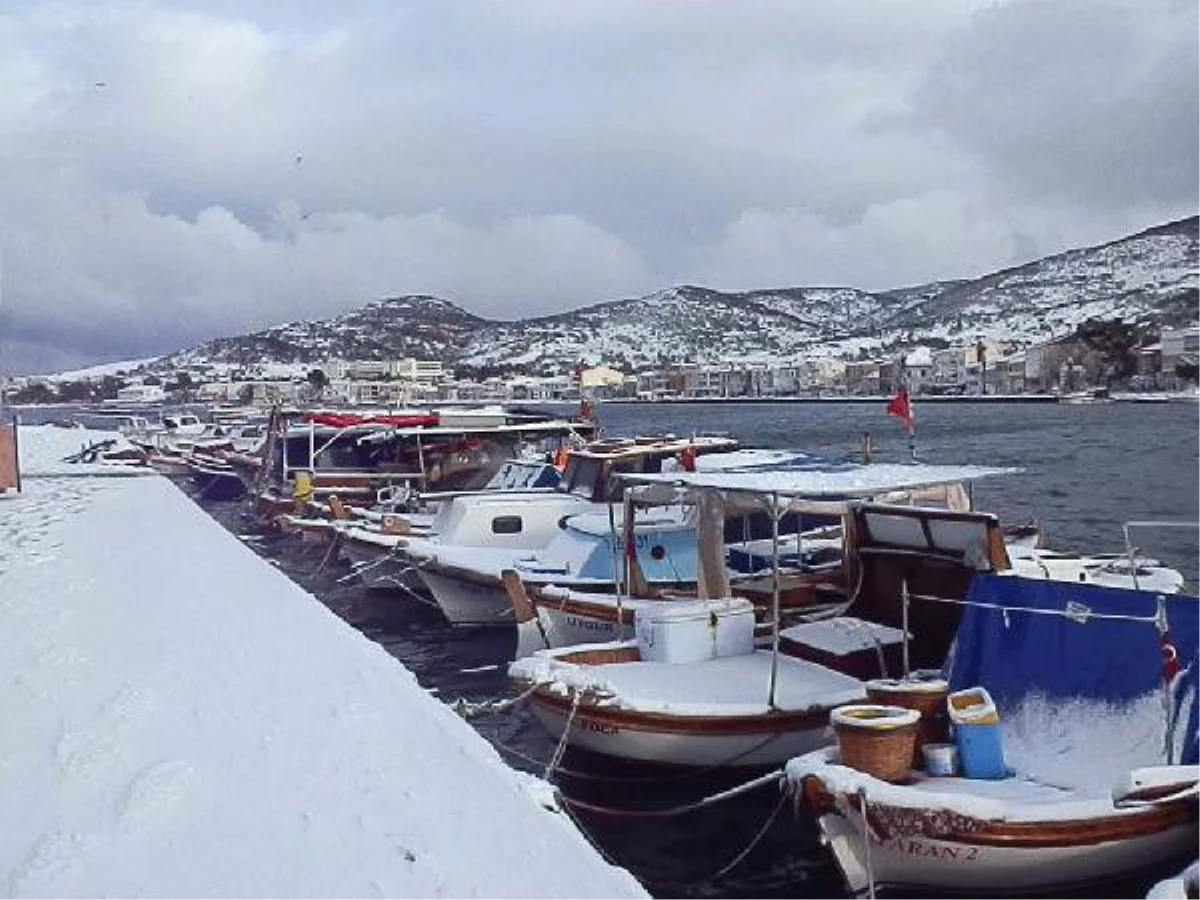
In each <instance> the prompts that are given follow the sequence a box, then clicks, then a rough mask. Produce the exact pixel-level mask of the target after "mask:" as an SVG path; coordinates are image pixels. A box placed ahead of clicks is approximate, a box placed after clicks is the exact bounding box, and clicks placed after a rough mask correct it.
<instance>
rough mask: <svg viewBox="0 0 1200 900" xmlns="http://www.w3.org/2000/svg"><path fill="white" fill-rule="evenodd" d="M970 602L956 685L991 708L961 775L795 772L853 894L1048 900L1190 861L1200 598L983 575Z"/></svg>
mask: <svg viewBox="0 0 1200 900" xmlns="http://www.w3.org/2000/svg"><path fill="white" fill-rule="evenodd" d="M922 599H923V600H924V601H925V602H939V601H938V600H937V599H936V598H932V597H929V598H922ZM917 602H921V601H920V600H918V601H917ZM965 602H966V604H967V608H966V612H965V614H964V617H963V621H962V625H961V627H960V629H959V632H958V635H957V638H956V640H955V643H954V654H953V656H952V657H951V659H950V660H949V661H948V664H947V668H948V670H949V672H950V673H951V682H952V685H953V686H955V687H957V688H961V687H962V685H964V684H967V685H979V686H980V687H979V688H971V689H968V692H970V691H982V692H984V693H985V694H986V696H987V697H988V698H989V700H990V698H991V697H992V696H994V697H995V698H996V699H995V701H994V705H993V713H994V715H993V716H992V717H991V719H990V724H987V725H984V726H981V725H980V724H978V720H977V721H975V722H973V721H971V720H970V719H964V720H963V721H962V722H961V723H958V722H956V723H955V724H954V725H953V728H954V730H955V744H956V746H957V748H958V750H959V753H960V755H963V760H964V761H963V764H962V766H961V767H960V769H959V771H958V773H957V774H950V775H944V776H943V775H938V776H934V775H931V774H929V773H927V772H922V771H911V772H910V773H909V775H908V776H907V777H905V778H903V779H902V780H901V781H900V782H899V783H889V782H887V781H884V780H881V779H880V778H879V777H877V776H876V774H874V773H872V772H869V771H864V770H863V767H861V766H859V767H851V766H850V765H848V764H847V763H846V762H845V761H844V759H843V754H842V752H841V748H840V747H839V748H825V749H822V750H819V751H815V752H813V753H810V754H806V755H804V756H801V757H798V758H796V759H794V760H792V761H790V762H789V763H788V765H787V768H786V773H787V776H786V777H787V780H788V784H789V785H790V787H791V789H792V790H793V791H794V792H795V793H796V795H797V796H798V797H802V798H803V800H804V801H805V802H806V803H807V804H808V806H809V807H810V808H811V809H812V811H813V812H814V813H815V814H816V815H817V817H818V821H819V822H820V826H821V829H822V831H823V833H824V835H825V838H826V840H827V842H828V845H829V847H830V849H831V851H832V853H833V856H834V859H835V860H836V862H837V864H838V866H839V868H840V869H841V871H842V873H843V875H844V876H845V878H846V882H847V885H848V887H849V889H850V891H851V892H852V893H853V894H856V895H858V894H862V893H871V892H874V891H875V890H878V889H882V888H885V887H888V888H901V889H904V890H911V891H918V892H920V891H926V892H927V891H931V890H932V891H939V892H940V891H964V892H971V893H999V892H1003V893H1004V894H1006V895H1008V896H1014V895H1017V894H1033V895H1038V896H1045V894H1046V893H1048V892H1058V891H1065V890H1069V889H1071V890H1074V889H1079V888H1084V887H1087V886H1089V885H1096V884H1104V883H1105V882H1106V881H1107V880H1109V879H1115V878H1122V879H1124V878H1132V877H1136V876H1138V875H1140V874H1141V873H1143V872H1148V871H1150V870H1152V869H1157V870H1159V871H1161V870H1162V868H1163V867H1164V866H1170V865H1173V864H1175V863H1178V864H1180V865H1182V864H1183V863H1185V862H1187V861H1188V860H1189V859H1194V858H1195V853H1196V841H1197V834H1198V832H1197V794H1198V789H1200V784H1198V780H1200V767H1198V766H1197V746H1198V742H1200V741H1198V735H1197V707H1196V686H1197V669H1198V668H1200V666H1198V664H1197V653H1196V645H1197V636H1198V635H1197V632H1198V627H1197V626H1198V617H1197V600H1196V598H1194V597H1178V596H1169V595H1162V594H1159V593H1155V592H1150V591H1132V590H1124V589H1110V588H1102V587H1096V586H1093V585H1086V584H1072V583H1068V582H1055V581H1047V580H1044V579H1043V580H1031V579H1024V578H1019V577H1011V576H1009V577H1000V576H995V575H984V576H980V577H979V578H978V579H976V581H975V582H974V583H973V584H972V586H971V590H970V592H969V593H968V595H967V598H966V601H965ZM953 696H955V695H954V694H952V695H951V697H953ZM953 713H954V710H953V709H952V710H951V714H952V715H953ZM980 728H984V729H987V730H984V731H974V732H973V729H980ZM973 735H974V736H973ZM981 737H987V738H988V741H987V742H985V741H983V740H982V739H981ZM985 746H986V747H987V748H988V749H987V751H986V752H987V753H990V754H991V755H992V757H993V760H992V761H993V762H996V763H999V765H997V766H995V767H994V769H993V770H992V771H989V772H980V771H979V770H976V771H975V772H972V771H971V770H970V766H969V765H967V763H968V762H970V761H971V759H972V754H974V759H975V762H976V763H978V761H979V754H980V753H981V752H984V751H981V750H980V749H979V748H980V747H985ZM968 775H972V776H973V777H967V776H968ZM984 775H986V776H987V777H982V776H984Z"/></svg>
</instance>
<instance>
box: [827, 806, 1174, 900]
mask: <svg viewBox="0 0 1200 900" xmlns="http://www.w3.org/2000/svg"><path fill="white" fill-rule="evenodd" d="M820 824H821V830H822V832H823V834H824V836H825V839H826V841H827V842H828V844H829V847H830V849H831V850H832V851H833V854H834V857H835V858H836V859H837V862H838V866H839V867H840V868H841V870H842V873H843V875H844V876H845V878H846V883H847V886H848V887H849V889H850V891H851V893H853V894H862V893H864V892H866V891H868V890H869V889H870V885H871V882H872V880H873V881H874V884H875V886H876V887H879V886H881V885H889V886H893V887H908V888H911V889H921V888H927V889H929V888H932V889H937V890H940V889H946V890H963V891H979V892H991V893H1001V892H1003V893H1005V895H1006V896H1011V895H1012V893H1015V892H1038V891H1042V890H1046V889H1049V888H1054V887H1060V888H1062V887H1068V886H1072V885H1081V884H1086V883H1088V882H1091V881H1095V880H1103V879H1106V878H1114V877H1117V876H1120V875H1124V874H1129V873H1132V872H1136V871H1138V870H1141V869H1145V868H1147V867H1149V866H1154V865H1158V864H1161V863H1162V862H1164V861H1165V860H1169V859H1171V858H1173V857H1182V856H1184V855H1186V854H1187V853H1188V852H1189V851H1191V852H1193V853H1194V852H1195V849H1196V823H1195V822H1188V823H1183V824H1180V825H1177V826H1175V827H1172V828H1169V829H1167V830H1165V831H1162V832H1158V833H1154V834H1148V835H1144V836H1139V837H1131V838H1125V839H1122V840H1117V841H1106V842H1102V843H1094V844H1087V843H1079V844H1073V845H1070V846H1055V847H1016V846H1002V845H996V844H984V843H978V844H972V843H965V842H960V841H949V840H938V839H934V838H929V837H924V836H913V837H908V836H897V837H889V838H887V839H885V840H884V841H883V842H882V843H880V842H876V841H872V842H871V845H870V851H869V859H870V866H869V869H868V850H867V845H866V840H865V838H864V836H863V833H862V832H861V831H860V830H859V829H858V828H857V827H856V823H852V822H850V821H849V820H848V819H847V818H845V817H844V816H842V815H839V814H835V813H826V814H824V815H822V816H821V817H820ZM872 875H873V879H872Z"/></svg>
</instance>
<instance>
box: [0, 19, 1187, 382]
mask: <svg viewBox="0 0 1200 900" xmlns="http://www.w3.org/2000/svg"><path fill="white" fill-rule="evenodd" d="M1198 31H1200V21H1198V13H1197V4H1196V3H1195V0H1178V2H1176V0H1120V2H1119V0H1011V2H988V3H983V2H968V0H920V2H887V0H870V2H868V0H861V2H855V0H828V2H819V0H806V2H797V0H778V2H755V0H654V2H651V0H503V2H484V0H478V2H456V0H426V2H410V0H362V2H353V0H348V2H344V3H330V2H328V0H322V2H315V0H313V2H310V0H258V2H256V0H212V2H201V0H190V2H189V0H173V2H166V0H164V2H127V3H110V2H104V0H65V2H28V3H22V2H11V0H0V290H2V295H0V353H2V355H0V371H3V372H4V373H7V374H15V373H22V372H38V371H53V370H62V369H65V368H75V367H78V366H82V365H88V364H91V363H95V362H103V361H109V360H117V359H129V358H137V357H144V356H149V355H155V354H160V353H165V352H169V351H171V350H175V349H181V348H183V347H185V346H192V345H194V344H196V343H199V342H200V341H202V340H205V339H207V338H210V337H216V336H219V335H225V334H237V333H242V332H244V331H247V330H251V329H254V328H258V327H262V326H266V325H271V324H276V323H279V322H284V321H289V320H293V319H300V318H311V317H324V316H327V315H331V314H336V313H338V312H343V311H346V310H349V309H352V308H355V307H358V306H361V305H363V304H365V303H367V302H369V301H371V300H374V299H377V298H379V297H383V296H390V295H398V294H409V293H430V294H435V295H437V296H440V297H444V298H446V299H448V300H451V301H453V302H455V303H458V304H459V305H461V306H463V307H465V308H466V309H468V310H471V311H472V312H475V313H477V314H479V315H483V316H489V317H495V318H519V317H522V316H525V315H530V314H538V313H546V312H557V311H561V310H565V309H569V308H572V307H578V306H584V305H588V304H591V303H596V302H601V301H604V300H613V299H619V298H622V297H630V296H640V295H643V294H646V293H649V292H651V291H653V290H656V289H658V288H662V287H666V286H669V285H672V284H681V283H688V284H701V285H705V286H709V287H714V288H718V289H750V288H764V287H782V286H803V285H835V284H836V285H851V286H856V287H862V288H868V289H870V288H889V287H901V286H905V285H909V284H916V283H920V282H924V281H929V280H933V279H939V278H951V277H963V276H971V275H979V274H983V273H985V272H988V271H991V270H993V269H996V268H999V267H1001V266H1004V265H1008V264H1012V263H1017V262H1023V261H1026V260H1029V259H1033V258H1036V257H1038V256H1042V255H1045V254H1047V253H1053V252H1057V251H1059V250H1063V249H1067V248H1069V247H1074V246H1081V245H1085V244H1091V243H1099V242H1103V241H1106V240H1110V239H1113V238H1117V237H1120V236H1122V235H1124V234H1126V233H1129V232H1133V231H1137V230H1140V229H1142V228H1145V227H1148V226H1151V225H1155V224H1159V223H1161V222H1164V221H1167V220H1169V219H1173V218H1178V217H1181V216H1185V215H1191V214H1194V213H1195V212H1196V209H1197V204H1198V201H1197V192H1198V187H1197V168H1198V156H1197V146H1198V144H1200V125H1198V122H1197V109H1198V106H1200V100H1198V93H1197V80H1198V78H1197V65H1198V53H1197V34H1198Z"/></svg>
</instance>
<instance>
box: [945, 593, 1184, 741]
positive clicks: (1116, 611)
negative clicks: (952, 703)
mask: <svg viewBox="0 0 1200 900" xmlns="http://www.w3.org/2000/svg"><path fill="white" fill-rule="evenodd" d="M966 600H967V603H968V605H967V607H966V608H965V610H964V612H963V617H962V620H961V622H960V624H959V628H958V633H957V635H956V637H955V641H954V646H953V648H952V649H951V653H950V659H949V661H948V669H949V677H950V687H951V689H952V690H962V689H964V688H969V687H975V686H983V687H985V688H987V690H988V693H989V694H990V695H991V697H992V699H993V700H994V701H995V703H996V707H997V709H999V710H1000V711H1001V715H1003V711H1004V710H1005V709H1006V708H1008V709H1012V708H1015V707H1016V706H1017V705H1018V704H1020V702H1021V701H1022V700H1023V699H1024V698H1025V697H1026V696H1028V695H1030V694H1033V693H1038V694H1041V695H1043V696H1045V697H1047V698H1048V699H1052V700H1053V699H1064V700H1066V699H1074V698H1080V699H1087V700H1099V701H1104V702H1106V703H1110V704H1121V703H1126V702H1131V701H1134V700H1137V699H1139V698H1142V697H1144V696H1146V695H1147V694H1148V693H1151V692H1155V691H1157V692H1162V691H1163V690H1164V684H1165V682H1164V675H1166V676H1169V677H1170V684H1169V690H1170V695H1171V698H1172V702H1173V704H1174V709H1173V716H1172V718H1173V719H1174V720H1175V722H1176V744H1177V745H1180V746H1181V748H1182V749H1181V757H1180V758H1179V759H1177V760H1173V762H1180V763H1184V764H1195V763H1197V762H1198V761H1200V759H1198V757H1200V747H1198V743H1197V708H1196V707H1197V704H1196V695H1197V675H1198V669H1200V665H1198V663H1197V644H1198V643H1200V601H1198V600H1197V598H1196V597H1191V596H1186V595H1180V594H1156V593H1153V592H1150V591H1134V590H1126V589H1119V588H1107V587H1098V586H1096V585H1090V584H1076V583H1073V582H1062V581H1051V580H1041V579H1037V580H1035V579H1025V578H1014V577H1010V576H998V575H979V576H976V578H974V579H973V580H972V583H971V586H970V588H969V590H968V592H967V597H966ZM1160 603H1161V604H1162V605H1163V607H1165V610H1166V618H1167V626H1168V634H1167V637H1166V638H1165V639H1164V638H1163V636H1162V634H1161V633H1160V629H1159V628H1158V627H1156V625H1155V624H1154V621H1153V620H1154V619H1155V617H1156V614H1157V612H1158V610H1159V605H1160ZM972 604H989V605H994V606H998V607H1002V609H993V608H988V607H985V606H977V605H972ZM1034 610H1044V611H1048V612H1049V611H1054V612H1057V613H1064V614H1060V615H1045V614H1041V613H1036V612H1033V611H1034ZM1098 616H1129V617H1135V618H1138V619H1145V620H1149V621H1130V620H1128V619H1106V618H1098ZM1164 645H1166V646H1164ZM1172 652H1173V653H1174V654H1175V657H1176V659H1175V661H1174V664H1172V663H1171V662H1170V660H1169V658H1168V657H1169V656H1170V655H1171V653H1172Z"/></svg>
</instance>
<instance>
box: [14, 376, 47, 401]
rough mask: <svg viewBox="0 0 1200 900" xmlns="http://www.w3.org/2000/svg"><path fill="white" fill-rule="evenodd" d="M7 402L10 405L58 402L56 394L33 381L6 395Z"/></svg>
mask: <svg viewBox="0 0 1200 900" xmlns="http://www.w3.org/2000/svg"><path fill="white" fill-rule="evenodd" d="M8 400H9V402H10V403H54V402H55V401H56V400H58V394H56V393H55V392H54V388H52V387H50V386H49V385H48V384H43V383H42V382H40V381H35V382H34V383H33V384H29V385H26V386H25V387H23V388H18V389H17V390H15V391H13V392H12V393H11V394H9V395H8Z"/></svg>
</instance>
